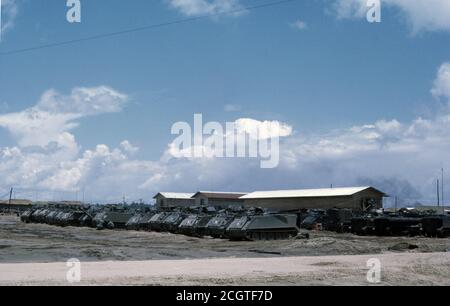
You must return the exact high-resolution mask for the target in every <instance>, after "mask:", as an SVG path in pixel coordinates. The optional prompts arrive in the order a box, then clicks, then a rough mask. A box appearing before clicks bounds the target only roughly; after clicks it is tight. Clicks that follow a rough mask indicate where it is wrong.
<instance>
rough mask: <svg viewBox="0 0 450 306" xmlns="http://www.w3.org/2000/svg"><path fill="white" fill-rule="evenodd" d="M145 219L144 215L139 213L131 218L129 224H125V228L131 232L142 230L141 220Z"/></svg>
mask: <svg viewBox="0 0 450 306" xmlns="http://www.w3.org/2000/svg"><path fill="white" fill-rule="evenodd" d="M143 217H144V214H142V213H138V214H135V215H134V216H133V217H131V219H130V220H128V222H127V224H125V228H126V229H127V230H129V231H138V230H140V225H141V220H142V218H143Z"/></svg>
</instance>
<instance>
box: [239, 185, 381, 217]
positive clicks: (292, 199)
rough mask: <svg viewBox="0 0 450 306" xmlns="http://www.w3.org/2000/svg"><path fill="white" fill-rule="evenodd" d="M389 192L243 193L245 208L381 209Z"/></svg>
mask: <svg viewBox="0 0 450 306" xmlns="http://www.w3.org/2000/svg"><path fill="white" fill-rule="evenodd" d="M383 197H387V195H386V194H385V193H384V192H382V191H380V190H377V189H375V188H373V187H350V188H326V189H300V190H278V191H256V192H252V193H249V194H247V195H244V196H242V197H241V198H240V199H241V200H244V204H245V207H262V208H269V209H277V210H292V211H294V210H301V209H330V208H349V209H353V210H362V211H364V210H367V209H368V208H371V207H373V208H377V209H380V208H382V207H383Z"/></svg>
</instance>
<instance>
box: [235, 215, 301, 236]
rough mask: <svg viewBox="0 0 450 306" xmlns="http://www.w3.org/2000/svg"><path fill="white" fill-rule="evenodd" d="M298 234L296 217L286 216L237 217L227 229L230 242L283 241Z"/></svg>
mask: <svg viewBox="0 0 450 306" xmlns="http://www.w3.org/2000/svg"><path fill="white" fill-rule="evenodd" d="M298 233H299V229H298V227H297V215H288V214H264V215H249V216H244V217H238V218H236V219H235V220H234V221H233V222H232V223H231V224H230V226H229V227H228V228H227V235H228V237H229V238H230V239H231V240H283V239H289V238H291V237H295V236H297V235H298Z"/></svg>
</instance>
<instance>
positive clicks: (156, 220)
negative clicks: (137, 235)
mask: <svg viewBox="0 0 450 306" xmlns="http://www.w3.org/2000/svg"><path fill="white" fill-rule="evenodd" d="M169 214H170V213H169V212H160V213H157V214H155V215H154V216H152V217H151V218H150V220H149V221H148V225H149V229H150V230H151V231H155V232H161V231H162V230H163V226H162V224H163V222H164V220H165V219H166V218H167V217H168V216H169Z"/></svg>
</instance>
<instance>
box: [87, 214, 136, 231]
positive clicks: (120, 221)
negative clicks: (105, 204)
mask: <svg viewBox="0 0 450 306" xmlns="http://www.w3.org/2000/svg"><path fill="white" fill-rule="evenodd" d="M132 216H133V215H132V214H131V213H130V212H127V211H104V212H100V213H98V214H96V215H95V217H94V219H93V223H94V226H95V227H96V228H97V229H105V228H107V229H116V228H119V229H124V228H125V225H126V224H127V222H128V221H129V220H130V219H131V217H132Z"/></svg>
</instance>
